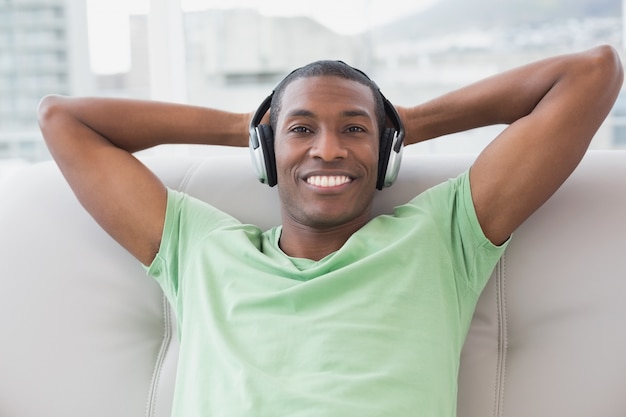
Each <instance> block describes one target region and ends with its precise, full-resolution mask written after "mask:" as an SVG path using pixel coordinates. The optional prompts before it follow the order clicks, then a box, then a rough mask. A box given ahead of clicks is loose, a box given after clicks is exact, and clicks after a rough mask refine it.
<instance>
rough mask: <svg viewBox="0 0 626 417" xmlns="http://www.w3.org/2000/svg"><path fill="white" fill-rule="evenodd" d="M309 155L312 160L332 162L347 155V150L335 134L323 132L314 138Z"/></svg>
mask: <svg viewBox="0 0 626 417" xmlns="http://www.w3.org/2000/svg"><path fill="white" fill-rule="evenodd" d="M310 154H311V156H312V157H313V158H320V159H322V160H324V161H334V160H335V159H342V158H345V157H346V156H347V155H348V150H347V149H346V148H345V146H344V143H342V141H341V138H340V137H339V136H338V135H337V134H336V133H334V132H328V131H325V132H321V133H320V134H319V135H318V137H316V138H315V141H314V142H313V146H312V147H311V151H310Z"/></svg>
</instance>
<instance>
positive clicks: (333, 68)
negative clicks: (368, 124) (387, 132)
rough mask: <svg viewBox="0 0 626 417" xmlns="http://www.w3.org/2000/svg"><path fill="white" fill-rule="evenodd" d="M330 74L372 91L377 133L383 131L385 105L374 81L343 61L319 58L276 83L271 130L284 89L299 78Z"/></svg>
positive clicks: (271, 108) (279, 107)
mask: <svg viewBox="0 0 626 417" xmlns="http://www.w3.org/2000/svg"><path fill="white" fill-rule="evenodd" d="M323 76H332V77H340V78H344V79H347V80H352V81H356V82H358V83H359V84H362V85H364V86H366V87H369V89H370V90H371V91H372V96H373V97H374V106H375V109H374V110H375V114H376V121H377V123H378V130H379V133H382V132H383V129H384V128H385V124H386V116H385V105H384V102H383V96H382V94H381V92H380V89H379V88H378V86H377V85H376V83H375V82H374V81H372V80H371V79H370V78H369V77H368V76H367V75H365V73H364V72H363V71H361V70H358V69H356V68H354V67H351V66H350V65H348V64H346V63H345V62H343V61H331V60H321V61H315V62H312V63H310V64H308V65H306V66H304V67H301V68H298V69H296V70H294V71H292V72H291V73H290V74H289V75H287V76H286V77H285V78H284V79H283V80H282V81H281V82H280V83H278V85H277V86H276V88H274V94H273V95H272V104H271V107H270V125H271V126H272V129H273V131H274V132H275V131H276V125H277V121H278V115H279V114H280V111H281V108H282V100H283V95H284V93H285V89H286V88H287V86H288V85H289V84H291V83H292V82H293V81H295V80H298V79H301V78H309V77H323Z"/></svg>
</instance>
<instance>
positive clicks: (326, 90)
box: [281, 76, 376, 118]
mask: <svg viewBox="0 0 626 417" xmlns="http://www.w3.org/2000/svg"><path fill="white" fill-rule="evenodd" d="M375 105H376V104H375V100H374V96H373V93H372V90H371V89H370V88H369V87H368V86H366V85H363V84H361V83H359V82H358V81H354V80H349V79H346V78H342V77H337V76H314V77H305V78H298V79H296V80H294V81H292V82H291V83H290V84H289V85H287V87H286V88H285V91H284V93H283V97H282V99H281V109H282V110H281V116H286V115H287V114H289V113H290V111H293V110H294V109H304V110H311V111H314V110H317V112H325V111H330V110H337V109H341V110H342V111H345V110H347V109H360V110H361V111H366V112H367V114H369V115H370V116H371V117H372V118H375ZM314 112H315V111H314Z"/></svg>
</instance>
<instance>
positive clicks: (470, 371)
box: [0, 150, 626, 417]
mask: <svg viewBox="0 0 626 417" xmlns="http://www.w3.org/2000/svg"><path fill="white" fill-rule="evenodd" d="M403 159H404V161H403V166H402V169H401V172H400V175H399V177H398V180H397V182H396V184H395V185H394V186H393V187H391V188H388V189H384V190H383V191H380V192H378V193H377V197H376V201H375V211H376V212H384V211H389V210H390V208H391V207H392V206H394V205H396V204H399V203H401V202H404V201H406V200H408V199H409V198H410V197H411V196H413V195H414V194H416V193H418V192H420V191H421V190H423V189H424V188H426V187H428V186H430V185H433V184H435V183H438V182H440V181H443V180H445V179H446V178H448V177H450V176H455V175H456V174H458V173H460V172H461V171H462V170H464V169H466V168H467V167H468V166H469V164H470V163H471V160H472V158H471V157H469V156H468V157H465V156H423V155H418V154H409V153H405V155H404V158H403ZM146 163H147V164H148V165H149V166H151V167H152V168H153V169H154V170H155V172H156V173H157V174H158V175H159V176H160V177H161V178H162V179H163V181H164V182H165V183H166V184H167V185H168V186H170V187H174V188H178V189H183V190H185V191H187V192H189V193H191V194H193V195H196V196H198V197H200V198H202V199H205V200H207V201H210V202H211V203H213V204H214V205H216V206H217V207H219V208H222V209H224V210H226V211H228V212H230V213H231V214H233V215H234V216H235V217H238V218H240V219H241V220H242V221H245V222H252V223H256V224H258V225H260V226H262V227H270V226H272V225H274V224H276V223H278V222H279V206H278V201H277V195H276V190H275V189H269V188H268V187H267V186H266V185H263V184H260V183H258V182H257V180H256V179H255V176H254V173H253V171H252V167H251V164H250V161H249V156H248V153H247V150H242V152H241V154H239V153H238V152H234V153H233V152H229V154H228V155H227V156H219V157H215V158H213V157H210V158H203V159H197V158H185V157H152V158H149V159H146ZM0 199H1V200H0V268H1V269H0V271H1V272H0V284H1V286H0V334H1V335H2V336H1V337H2V342H1V343H0V416H3V417H14V416H15V417H40V416H64V417H84V416H91V417H111V416H123V417H125V416H128V417H139V416H151V417H164V416H168V415H169V409H170V407H171V397H172V392H173V387H174V382H175V367H176V360H177V359H176V356H177V349H178V345H177V341H176V329H175V320H174V317H173V315H172V312H171V311H170V309H169V306H168V304H167V302H166V300H165V299H164V297H163V295H162V293H161V291H160V289H159V288H158V286H157V285H156V284H155V283H154V282H153V281H152V279H151V278H149V277H147V276H146V275H145V273H144V271H143V269H142V267H141V266H140V265H139V264H138V263H137V262H136V261H135V260H134V259H133V258H132V257H131V256H130V255H128V254H127V253H126V252H125V251H124V250H123V249H121V248H120V247H118V246H117V244H116V243H115V242H114V241H113V240H112V239H111V238H110V237H108V236H107V235H106V234H105V233H104V232H103V231H102V230H101V229H100V228H99V227H98V226H97V225H96V224H95V222H94V221H93V220H92V219H91V218H90V217H89V216H88V215H87V214H86V213H85V212H84V210H83V209H82V208H81V207H80V205H79V204H78V202H77V201H76V199H75V198H74V196H73V195H72V193H71V191H70V190H69V187H68V186H67V185H66V184H65V181H64V180H63V179H62V177H61V175H60V174H59V172H58V170H57V168H56V166H55V165H54V164H53V163H51V162H47V163H41V164H36V165H33V166H31V167H28V168H27V169H25V170H23V171H21V172H19V173H18V174H15V175H13V176H12V177H10V178H8V179H7V180H4V181H2V182H0ZM625 326H626V152H621V151H615V152H600V151H595V152H590V153H589V154H588V155H587V156H586V157H585V159H584V160H583V162H582V164H581V166H580V167H579V168H578V170H577V171H576V172H575V173H574V174H573V176H572V177H571V178H570V179H569V180H568V181H567V182H566V184H565V185H564V186H563V187H562V188H561V189H560V190H559V191H558V192H557V194H556V195H555V196H554V197H553V198H552V199H551V200H550V201H549V202H548V203H546V204H545V205H544V206H543V207H542V208H541V209H539V211H537V212H536V213H535V214H534V215H533V216H532V217H531V218H530V219H529V220H528V221H527V222H526V223H525V224H523V225H522V227H521V228H520V229H519V230H518V231H517V232H516V234H515V236H514V238H513V240H512V242H511V243H510V245H509V247H508V249H507V251H506V253H505V255H504V258H503V260H502V261H501V262H500V264H499V265H498V267H497V268H496V270H495V272H494V274H493V276H492V278H491V280H490V282H489V284H488V286H487V288H486V289H485V291H484V293H483V295H482V297H481V299H480V301H479V305H478V307H477V311H476V314H475V316H474V321H473V324H472V328H471V330H470V333H469V335H468V339H467V342H466V345H465V349H464V351H463V357H462V364H461V371H460V375H459V384H460V385H459V413H458V415H459V416H460V417H486V416H504V417H528V416H535V417H537V416H550V417H554V416H568V417H583V416H584V417H588V416H605V417H607V416H616V417H617V416H624V415H626V395H624V394H623V391H624V387H626V355H625V354H624V352H626V329H625Z"/></svg>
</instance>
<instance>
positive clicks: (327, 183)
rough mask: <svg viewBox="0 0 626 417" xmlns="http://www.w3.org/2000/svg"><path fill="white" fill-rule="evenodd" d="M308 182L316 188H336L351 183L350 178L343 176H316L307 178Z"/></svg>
mask: <svg viewBox="0 0 626 417" xmlns="http://www.w3.org/2000/svg"><path fill="white" fill-rule="evenodd" d="M306 182H307V183H309V184H311V185H315V186H316V187H336V186H338V185H342V184H346V183H348V182H350V178H349V177H346V176H343V175H334V176H314V177H309V178H307V180H306Z"/></svg>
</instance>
